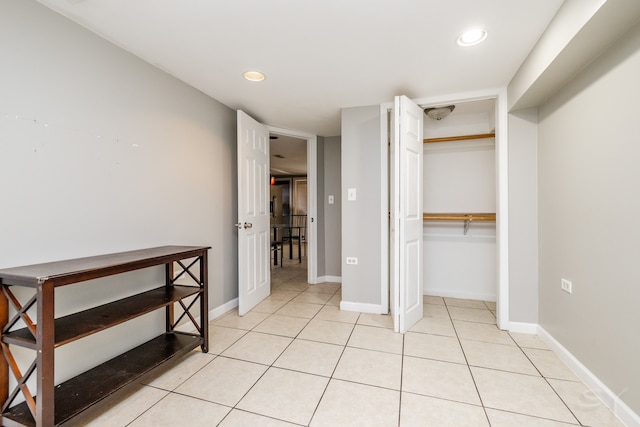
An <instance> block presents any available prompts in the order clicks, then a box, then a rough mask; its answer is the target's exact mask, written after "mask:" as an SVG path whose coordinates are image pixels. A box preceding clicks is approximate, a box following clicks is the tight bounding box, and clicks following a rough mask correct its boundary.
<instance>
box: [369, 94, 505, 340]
mask: <svg viewBox="0 0 640 427" xmlns="http://www.w3.org/2000/svg"><path fill="white" fill-rule="evenodd" d="M485 99H495V101H496V110H495V115H496V117H495V121H496V213H497V220H496V246H497V248H496V252H497V254H496V255H497V257H496V258H497V273H498V274H497V275H498V286H497V292H496V296H497V301H496V317H497V322H496V323H497V326H498V328H500V329H502V330H508V329H509V328H510V318H509V176H508V172H509V147H508V127H507V123H508V118H509V116H508V109H507V90H506V88H504V89H487V90H481V91H475V92H465V93H459V94H450V95H440V96H435V97H428V98H413V99H412V101H413V102H415V103H416V104H418V105H428V104H431V105H448V104H455V103H461V102H469V101H481V100H485ZM392 107H393V102H389V103H385V104H381V105H380V114H381V117H387V116H388V113H387V112H388V111H389V110H390V109H391V108H392ZM380 122H381V123H380V135H381V144H380V145H381V152H382V155H383V161H382V163H381V167H382V168H383V169H382V170H383V173H382V177H383V180H384V179H386V180H387V182H386V185H384V183H383V185H382V187H383V194H381V197H382V200H383V201H386V209H385V210H386V212H385V213H384V217H385V218H387V215H388V212H389V207H390V206H389V204H388V200H389V196H388V189H389V180H388V177H389V165H388V156H389V154H388V144H389V142H388V141H389V140H388V135H389V131H390V130H389V123H388V121H387V120H381V121H380ZM383 205H385V203H383ZM380 233H381V235H382V236H386V237H384V238H383V240H382V241H383V242H384V241H387V245H382V246H383V248H382V253H381V261H382V263H381V264H383V265H384V264H385V260H389V259H390V258H389V255H390V254H389V244H388V243H389V240H388V235H389V223H388V221H383V223H382V224H381V230H380ZM385 270H386V277H387V280H386V281H383V283H386V286H384V285H383V286H382V289H381V302H382V304H383V305H382V307H385V305H384V304H385V302H386V307H388V306H389V291H390V286H389V269H388V267H387V268H385ZM383 277H385V276H384V275H383Z"/></svg>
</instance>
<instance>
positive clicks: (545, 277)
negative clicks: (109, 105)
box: [538, 27, 640, 413]
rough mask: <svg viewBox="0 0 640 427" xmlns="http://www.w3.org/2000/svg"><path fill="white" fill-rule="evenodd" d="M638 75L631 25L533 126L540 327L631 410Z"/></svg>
mask: <svg viewBox="0 0 640 427" xmlns="http://www.w3.org/2000/svg"><path fill="white" fill-rule="evenodd" d="M639 75H640V27H636V29H635V30H634V31H633V32H632V33H631V34H628V35H626V36H625V37H624V38H623V39H622V40H620V41H618V42H617V43H616V44H615V45H614V46H612V47H610V48H609V49H608V51H607V52H606V53H605V54H604V55H603V56H601V57H600V58H598V59H596V60H595V61H594V62H593V63H591V64H590V65H589V66H588V67H587V68H586V69H584V70H583V71H582V72H580V73H579V74H578V75H577V76H576V77H575V78H574V79H573V80H572V82H571V83H570V84H569V85H568V86H567V87H565V88H564V89H562V90H561V91H560V92H559V93H558V94H556V95H555V96H554V97H553V98H552V99H551V100H550V101H549V102H547V103H546V104H545V105H543V106H542V107H541V108H540V109H539V127H538V132H539V133H538V134H539V151H538V162H539V167H538V177H539V215H540V221H539V227H540V228H539V245H540V251H539V254H540V267H539V274H540V285H539V286H540V325H541V326H542V327H543V328H544V329H546V330H547V331H548V332H549V333H550V334H551V335H553V337H554V338H556V339H557V340H558V341H559V342H560V343H561V344H562V345H563V346H565V347H566V348H567V349H568V350H569V351H570V352H571V353H572V354H573V355H575V356H576V357H577V358H578V359H579V360H580V362H582V363H583V364H584V365H585V366H586V367H587V368H588V369H589V370H591V372H593V373H594V374H595V375H596V376H597V377H598V378H599V379H600V380H602V381H603V382H604V383H605V384H606V385H607V386H608V387H609V388H610V389H611V390H612V391H613V392H614V393H616V394H617V395H619V397H620V398H621V399H622V400H623V401H624V402H625V403H626V404H627V405H628V406H629V407H630V408H631V409H632V410H634V411H635V412H636V413H640V386H639V384H640V364H638V360H639V359H640V338H639V335H638V331H637V327H638V325H640V310H638V302H639V301H640V286H639V285H640V269H638V259H637V258H638V255H639V254H640V222H638V218H639V217H640V197H639V195H640V190H639V183H640V167H638V159H639V158H640V144H638V133H639V132H638V131H639V127H638V117H637V116H638V99H637V95H638V94H640V80H638V76H639ZM561 278H566V279H568V280H571V281H572V282H573V287H574V290H573V294H572V295H569V294H567V293H565V292H563V291H562V290H561V289H560V280H561Z"/></svg>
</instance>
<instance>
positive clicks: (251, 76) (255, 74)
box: [243, 71, 265, 82]
mask: <svg viewBox="0 0 640 427" xmlns="http://www.w3.org/2000/svg"><path fill="white" fill-rule="evenodd" d="M243 76H244V78H245V79H247V80H249V81H250V82H261V81H263V80H264V79H265V77H264V74H262V73H261V72H260V71H247V72H246V73H244V74H243Z"/></svg>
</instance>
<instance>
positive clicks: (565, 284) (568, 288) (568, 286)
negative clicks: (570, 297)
mask: <svg viewBox="0 0 640 427" xmlns="http://www.w3.org/2000/svg"><path fill="white" fill-rule="evenodd" d="M560 288H562V290H563V291H565V292H566V293H568V294H570V293H573V284H572V283H571V282H570V281H568V280H567V279H562V280H561V281H560Z"/></svg>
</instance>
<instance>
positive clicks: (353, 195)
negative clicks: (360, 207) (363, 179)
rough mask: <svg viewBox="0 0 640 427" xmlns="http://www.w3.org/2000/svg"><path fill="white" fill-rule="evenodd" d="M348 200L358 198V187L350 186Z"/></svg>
mask: <svg viewBox="0 0 640 427" xmlns="http://www.w3.org/2000/svg"><path fill="white" fill-rule="evenodd" d="M347 200H349V201H354V200H356V189H355V188H349V189H348V190H347Z"/></svg>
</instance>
